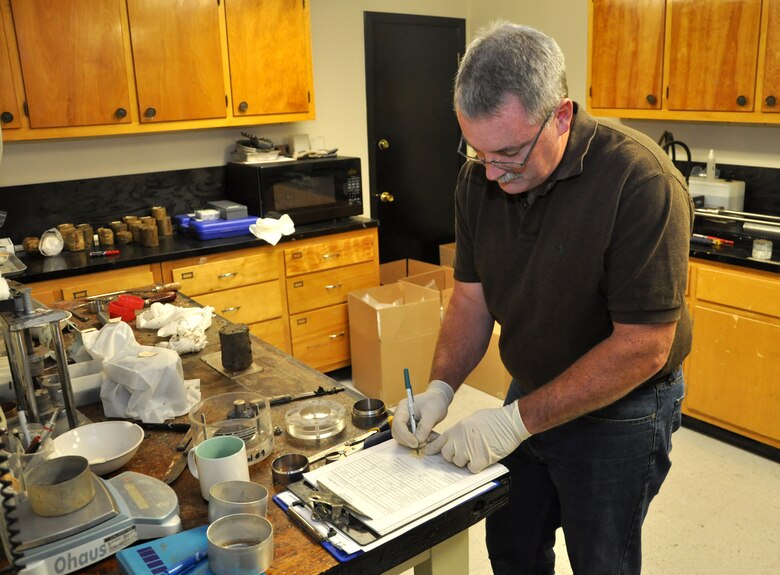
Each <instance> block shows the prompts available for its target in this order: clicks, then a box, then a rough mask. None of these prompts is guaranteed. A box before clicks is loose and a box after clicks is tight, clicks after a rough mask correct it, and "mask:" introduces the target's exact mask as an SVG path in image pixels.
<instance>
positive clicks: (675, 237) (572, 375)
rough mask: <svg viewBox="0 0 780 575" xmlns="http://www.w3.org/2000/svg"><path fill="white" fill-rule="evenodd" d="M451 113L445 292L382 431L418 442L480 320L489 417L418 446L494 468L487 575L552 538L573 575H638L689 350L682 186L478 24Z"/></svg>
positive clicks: (539, 556) (473, 359) (556, 75)
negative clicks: (413, 377) (499, 473)
mask: <svg viewBox="0 0 780 575" xmlns="http://www.w3.org/2000/svg"><path fill="white" fill-rule="evenodd" d="M455 111H456V113H457V117H458V122H459V123H460V127H461V130H462V134H463V138H462V142H461V148H460V150H459V152H460V153H461V154H462V155H465V156H466V157H467V158H468V159H469V160H470V161H467V162H466V163H465V164H464V166H463V168H462V170H461V173H460V176H459V178H458V184H457V189H456V194H455V203H456V240H457V248H456V249H457V251H456V259H455V280H456V282H455V287H454V290H453V295H452V299H451V300H450V304H449V308H448V311H447V314H446V317H445V318H444V322H443V325H442V329H441V335H440V337H439V342H438V344H437V348H436V353H435V357H434V360H433V366H432V370H431V380H432V381H431V383H430V384H429V386H428V389H427V391H426V392H425V393H422V394H419V395H418V396H417V397H416V398H415V411H416V416H417V417H419V418H420V422H419V423H418V424H417V432H416V434H414V435H413V434H412V433H411V431H410V430H409V428H408V421H409V412H408V408H407V407H406V405H405V402H401V403H400V404H399V407H398V409H397V410H396V414H395V418H394V421H393V436H394V437H395V438H396V439H397V440H398V441H399V442H401V443H403V444H405V445H408V446H410V447H419V446H422V445H425V444H426V441H427V439H428V435H429V433H430V432H431V429H432V428H433V426H434V425H436V424H437V423H438V422H439V421H441V420H442V419H444V417H445V416H446V414H447V408H448V406H449V404H450V402H451V401H452V398H453V395H454V392H455V390H456V389H457V388H458V387H459V386H460V384H461V383H462V382H463V379H464V378H465V377H466V376H467V375H468V373H469V372H470V371H471V370H472V369H473V368H474V367H475V366H476V365H477V363H478V362H479V360H480V359H481V357H482V356H483V355H484V352H485V350H486V348H487V345H488V342H489V339H490V334H491V332H492V326H493V322H494V321H497V322H498V323H499V324H500V325H501V338H500V345H499V347H500V350H501V358H502V361H503V363H504V365H505V366H506V367H507V369H508V370H509V372H510V374H511V375H512V377H513V381H512V383H511V386H510V389H509V392H508V395H507V398H506V401H505V406H504V407H503V408H497V409H487V410H482V411H478V412H476V413H474V414H472V415H471V416H469V417H466V418H465V419H463V420H462V421H460V422H459V423H457V424H456V425H454V426H453V427H451V428H450V429H449V430H447V431H445V432H444V433H442V435H441V436H440V437H439V438H438V439H434V440H433V441H431V442H430V443H428V444H427V446H426V448H425V452H426V453H427V454H432V453H436V452H438V451H441V453H442V455H443V456H444V458H445V459H447V460H450V461H453V462H454V463H455V464H456V465H459V466H465V465H467V466H468V468H469V469H470V470H471V471H473V472H477V471H479V470H481V469H483V468H484V467H486V466H488V465H490V464H492V463H495V462H497V461H501V462H502V463H503V464H505V465H506V466H507V467H508V468H509V470H510V473H511V490H510V502H509V505H508V506H506V507H505V508H503V509H501V510H500V511H498V512H497V513H494V514H493V515H491V516H490V517H489V518H488V520H487V526H486V529H487V545H488V551H489V555H490V560H491V564H492V567H493V571H494V573H502V574H503V573H553V570H554V561H555V556H554V553H553V545H554V541H555V530H556V529H557V528H558V527H559V526H561V527H562V528H563V531H564V535H565V537H566V547H567V551H568V554H569V559H570V562H571V565H572V567H573V569H574V572H575V573H577V574H578V575H582V574H590V573H593V574H600V575H603V574H607V573H616V574H617V573H639V572H640V570H641V529H642V522H643V520H644V517H645V515H646V513H647V510H648V506H649V504H650V501H651V500H652V499H653V497H654V496H655V494H656V493H657V492H658V490H659V488H660V486H661V483H662V482H663V480H664V478H665V477H666V474H667V472H668V470H669V467H670V465H671V463H670V460H669V455H668V454H669V451H670V450H671V433H672V432H673V431H674V430H675V429H677V428H678V427H679V424H680V403H681V401H682V397H683V382H682V374H681V370H680V364H681V363H682V360H683V359H684V358H685V356H686V355H687V353H688V351H689V350H690V340H691V327H690V318H689V316H688V313H687V309H686V306H685V285H686V275H687V259H688V249H689V238H690V233H691V226H692V217H693V216H692V214H693V206H692V204H691V201H690V197H689V195H688V193H687V191H686V187H685V181H684V179H683V177H682V175H681V174H680V173H679V172H678V171H677V170H676V169H675V167H674V166H673V164H672V163H671V162H670V160H669V158H668V157H667V156H665V155H664V153H663V152H662V151H661V149H660V148H659V147H658V146H657V145H656V144H655V143H654V142H653V141H652V140H650V139H649V138H648V137H646V136H644V135H642V134H639V133H638V132H635V131H633V130H630V129H627V128H625V127H621V126H618V125H615V124H607V123H604V122H601V121H600V120H599V121H597V120H596V119H595V118H593V117H591V116H589V115H588V114H587V113H585V112H584V111H583V110H582V109H579V108H578V106H577V104H576V103H574V102H573V101H572V100H570V99H569V98H568V97H567V87H566V72H565V64H564V59H563V54H562V53H561V50H560V48H559V47H558V45H557V44H556V43H555V41H554V40H552V39H551V38H549V37H547V36H545V35H544V34H542V33H540V32H538V31H536V30H534V29H531V28H527V27H521V26H517V25H512V24H507V23H500V24H496V25H495V26H493V27H492V28H491V29H490V30H488V31H486V32H483V33H482V34H481V35H480V36H479V37H478V38H477V39H476V40H475V41H474V42H473V43H472V44H471V45H470V46H469V49H468V50H467V52H466V54H465V56H464V58H463V60H462V62H461V65H460V69H459V71H458V74H457V78H456V80H455ZM465 145H468V146H469V147H470V148H471V149H472V150H473V151H474V152H473V155H471V153H469V152H467V148H466V147H465Z"/></svg>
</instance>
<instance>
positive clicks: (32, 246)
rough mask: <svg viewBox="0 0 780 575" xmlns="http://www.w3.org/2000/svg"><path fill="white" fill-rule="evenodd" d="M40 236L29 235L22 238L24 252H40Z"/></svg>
mask: <svg viewBox="0 0 780 575" xmlns="http://www.w3.org/2000/svg"><path fill="white" fill-rule="evenodd" d="M40 241H41V240H40V239H39V238H35V237H27V238H24V239H23V240H22V249H24V253H26V254H37V253H38V244H39V243H40Z"/></svg>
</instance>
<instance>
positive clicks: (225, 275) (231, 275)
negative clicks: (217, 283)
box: [217, 272, 238, 280]
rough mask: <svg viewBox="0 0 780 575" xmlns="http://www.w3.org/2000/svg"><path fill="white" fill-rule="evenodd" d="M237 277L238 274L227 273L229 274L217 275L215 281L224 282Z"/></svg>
mask: <svg viewBox="0 0 780 575" xmlns="http://www.w3.org/2000/svg"><path fill="white" fill-rule="evenodd" d="M237 275H238V272H229V273H226V274H219V275H218V276H217V279H219V280H226V279H230V278H234V277H236V276H237Z"/></svg>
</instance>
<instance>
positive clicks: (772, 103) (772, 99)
mask: <svg viewBox="0 0 780 575" xmlns="http://www.w3.org/2000/svg"><path fill="white" fill-rule="evenodd" d="M764 102H765V103H766V105H767V106H769V107H770V108H774V106H775V104H777V98H775V97H774V96H767V97H766V100H764Z"/></svg>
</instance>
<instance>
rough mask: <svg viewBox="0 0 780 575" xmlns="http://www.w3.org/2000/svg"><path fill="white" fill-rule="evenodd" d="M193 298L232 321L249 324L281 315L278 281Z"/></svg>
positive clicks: (280, 294) (280, 295)
mask: <svg viewBox="0 0 780 575" xmlns="http://www.w3.org/2000/svg"><path fill="white" fill-rule="evenodd" d="M193 299H195V300H196V301H197V302H198V303H199V304H201V305H210V306H212V307H213V308H214V311H215V312H216V313H218V314H219V315H221V316H223V317H224V318H226V319H229V320H230V321H232V322H233V323H246V324H251V323H255V322H258V321H264V320H267V319H272V318H276V317H280V316H281V315H282V293H281V290H280V288H279V282H278V281H270V282H265V283H259V284H253V285H248V286H243V287H239V288H234V289H229V290H224V291H219V292H214V293H209V294H202V295H199V296H197V297H195V298H193Z"/></svg>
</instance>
